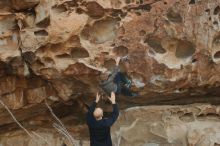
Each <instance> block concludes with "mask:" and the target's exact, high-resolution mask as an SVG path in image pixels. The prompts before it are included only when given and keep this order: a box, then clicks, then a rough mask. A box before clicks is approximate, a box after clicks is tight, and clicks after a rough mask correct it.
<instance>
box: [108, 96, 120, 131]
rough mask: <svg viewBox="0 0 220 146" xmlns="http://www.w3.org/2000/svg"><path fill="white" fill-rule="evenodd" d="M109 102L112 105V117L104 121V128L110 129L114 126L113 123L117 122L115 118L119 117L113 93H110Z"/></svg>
mask: <svg viewBox="0 0 220 146" xmlns="http://www.w3.org/2000/svg"><path fill="white" fill-rule="evenodd" d="M109 100H110V101H111V103H112V107H113V112H112V116H111V117H110V118H109V119H106V121H105V124H106V126H109V127H110V126H112V125H113V124H114V122H115V121H116V120H117V118H118V116H119V108H118V105H117V103H116V101H115V93H114V92H112V93H111V98H109Z"/></svg>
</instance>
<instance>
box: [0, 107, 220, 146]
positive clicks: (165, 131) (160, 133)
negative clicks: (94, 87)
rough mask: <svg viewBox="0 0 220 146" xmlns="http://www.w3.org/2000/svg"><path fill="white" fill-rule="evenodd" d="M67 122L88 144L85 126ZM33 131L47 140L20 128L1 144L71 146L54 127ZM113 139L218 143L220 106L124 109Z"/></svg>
mask: <svg viewBox="0 0 220 146" xmlns="http://www.w3.org/2000/svg"><path fill="white" fill-rule="evenodd" d="M35 120H36V119H35ZM64 121H65V120H64ZM66 122H67V121H66ZM36 123H37V122H35V124H36ZM32 124H34V122H33V123H32ZM38 124H39V122H38ZM66 125H67V126H68V129H69V131H71V132H72V133H73V136H74V137H75V138H76V139H77V138H79V139H80V140H76V141H77V143H79V144H80V146H89V141H88V138H86V134H85V133H87V132H88V131H87V130H88V129H86V128H85V125H81V126H76V125H74V124H70V123H69V124H66ZM34 132H35V134H38V135H40V136H43V138H44V139H42V138H39V137H37V136H36V137H35V140H34V139H31V138H30V137H29V136H27V134H25V133H24V132H21V131H17V132H11V133H7V134H2V135H1V139H0V143H1V144H2V145H15V144H16V146H27V145H30V146H42V145H43V146H61V145H62V144H66V145H67V146H70V144H69V143H68V141H67V140H65V139H64V138H62V137H61V136H60V135H59V134H57V132H56V131H54V130H53V129H45V128H40V129H38V130H34ZM8 137H10V139H8ZM112 138H113V142H114V146H219V145H220V107H219V106H211V105H207V104H206V105H205V104H203V105H201V104H200V105H187V106H148V107H147V106H146V107H135V108H130V109H127V110H124V111H121V114H120V117H119V120H118V121H117V122H116V124H115V125H114V126H113V129H112ZM18 140H19V141H18Z"/></svg>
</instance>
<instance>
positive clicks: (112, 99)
mask: <svg viewBox="0 0 220 146" xmlns="http://www.w3.org/2000/svg"><path fill="white" fill-rule="evenodd" d="M108 99H109V100H110V101H111V103H112V104H115V93H114V92H112V93H111V97H108Z"/></svg>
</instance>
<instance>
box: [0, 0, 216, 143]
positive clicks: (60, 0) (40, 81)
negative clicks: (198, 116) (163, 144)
mask: <svg viewBox="0 0 220 146" xmlns="http://www.w3.org/2000/svg"><path fill="white" fill-rule="evenodd" d="M219 23H220V1H219V0H0V96H1V98H0V99H1V100H2V101H3V102H4V103H5V104H6V105H7V106H8V107H9V109H11V110H12V112H13V113H15V115H16V117H17V118H18V120H19V121H21V122H22V123H24V124H26V126H27V127H29V126H30V127H32V126H33V125H32V126H31V124H30V121H36V118H37V119H38V118H39V117H40V119H39V120H37V121H38V122H39V121H40V123H41V124H40V126H42V125H44V124H45V123H46V122H45V121H47V122H48V121H50V120H51V119H50V118H49V117H47V116H48V109H47V108H46V107H45V102H44V101H45V100H47V101H48V103H49V104H50V105H51V106H52V108H54V109H56V114H58V115H59V117H60V118H62V119H64V120H65V119H68V117H69V115H71V114H76V115H75V117H74V116H72V117H71V118H70V119H72V120H75V121H76V122H77V123H78V124H79V125H82V124H83V122H82V121H83V120H84V119H83V118H82V117H81V116H77V114H82V113H83V111H82V110H79V109H80V108H81V105H82V102H88V103H89V102H90V101H91V100H93V96H94V95H95V93H96V92H97V91H98V90H99V88H100V87H99V85H98V81H99V75H100V74H101V73H104V72H107V71H111V70H112V69H113V67H114V65H115V62H114V59H113V57H112V55H111V54H112V52H116V54H117V55H118V56H121V57H124V56H128V61H126V62H121V64H120V67H121V70H122V71H123V72H125V73H126V74H127V75H128V76H129V78H130V79H131V80H132V90H133V91H135V92H137V93H138V94H139V97H138V98H136V99H128V98H126V97H123V96H120V97H118V99H117V100H118V102H119V103H120V107H121V108H122V109H125V108H128V107H133V106H143V105H152V104H154V105H155V104H157V105H158V104H163V105H164V104H165V105H170V104H191V103H197V102H203V103H204V102H205V103H212V104H219V102H220V98H219V95H220V90H219V85H220V66H219V63H220V24H219ZM83 97H84V98H83ZM85 97H86V98H85ZM61 105H62V106H63V108H58V107H61ZM70 105H72V107H70ZM101 105H103V106H106V105H108V104H106V103H105V102H103V103H101ZM158 108H159V109H160V107H158ZM169 108H171V109H172V107H169ZM69 110H71V111H72V112H69ZM105 110H106V111H109V107H106V109H105ZM140 111H141V110H140ZM134 112H135V111H134ZM61 113H63V114H61ZM0 115H1V116H0V126H1V127H2V131H4V130H5V131H8V132H9V131H12V130H17V129H18V127H16V126H15V125H14V121H13V120H12V119H11V117H10V115H9V114H8V112H7V111H6V110H5V109H4V108H3V106H1V107H0ZM67 121H68V120H67ZM80 121H81V123H80ZM131 122H132V121H131ZM150 122H151V121H150ZM34 123H35V122H34ZM122 124H123V123H122ZM176 124H179V123H176ZM198 124H200V123H198ZM34 125H35V124H34ZM48 126H49V125H47V126H46V127H48ZM185 126H186V127H187V126H189V124H185ZM33 127H39V125H38V126H37V124H36V125H35V126H33ZM33 127H32V128H33ZM49 127H50V126H49ZM3 129H4V130H3ZM186 129H188V127H187V128H186ZM166 130H167V129H165V130H164V131H166ZM79 133H80V132H79ZM164 133H165V132H164ZM87 136H88V135H87ZM85 137H86V136H85ZM121 137H123V136H121ZM162 137H164V135H163V136H162ZM166 138H168V137H166ZM122 139H123V138H122ZM171 139H172V138H171ZM174 139H175V138H174ZM122 141H123V140H122ZM140 141H142V140H140ZM175 141H176V140H175ZM183 141H184V140H182V141H179V140H177V143H181V144H185V143H186V141H187V140H185V142H183ZM169 142H170V141H169ZM123 143H125V144H124V145H126V144H127V143H126V142H122V143H121V145H123ZM137 143H139V142H137ZM140 143H141V144H142V145H144V143H146V142H143V141H142V142H140ZM198 143H199V142H198ZM173 144H175V143H173ZM127 145H128V144H127ZM148 145H149V144H148ZM151 145H155V144H151ZM198 145H199V144H198Z"/></svg>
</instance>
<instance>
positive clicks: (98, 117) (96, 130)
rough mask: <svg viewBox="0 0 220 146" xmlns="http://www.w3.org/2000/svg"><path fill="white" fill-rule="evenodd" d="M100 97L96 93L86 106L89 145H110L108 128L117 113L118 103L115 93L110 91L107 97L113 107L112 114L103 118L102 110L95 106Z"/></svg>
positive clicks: (115, 118)
mask: <svg viewBox="0 0 220 146" xmlns="http://www.w3.org/2000/svg"><path fill="white" fill-rule="evenodd" d="M100 98H101V96H100V95H99V93H97V95H96V100H95V101H94V102H93V103H92V105H91V106H90V107H89V108H88V112H87V115H86V119H87V125H88V127H89V133H90V146H112V140H111V134H110V128H111V126H112V125H113V124H114V122H115V121H116V120H117V118H118V115H119V109H118V105H117V104H116V101H115V93H114V92H112V93H111V97H108V98H109V100H110V101H111V103H112V107H113V112H112V116H111V117H110V118H103V110H102V109H101V108H96V105H97V103H98V102H99V100H100Z"/></svg>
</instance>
